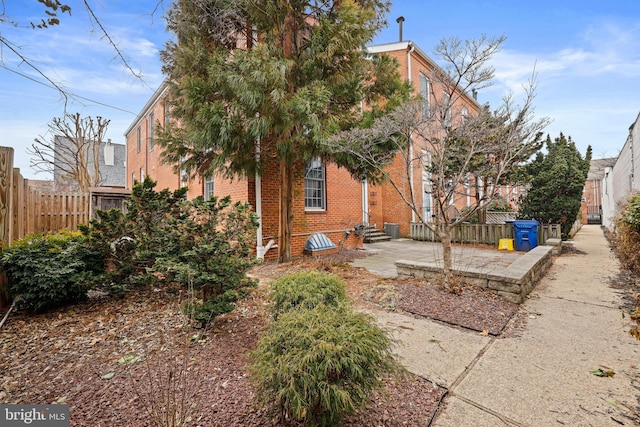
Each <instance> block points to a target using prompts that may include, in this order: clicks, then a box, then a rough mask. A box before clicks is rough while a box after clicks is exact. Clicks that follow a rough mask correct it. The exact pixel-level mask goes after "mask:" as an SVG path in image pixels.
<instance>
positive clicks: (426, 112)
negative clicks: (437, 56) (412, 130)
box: [420, 73, 431, 119]
mask: <svg viewBox="0 0 640 427" xmlns="http://www.w3.org/2000/svg"><path fill="white" fill-rule="evenodd" d="M430 86H431V82H429V78H428V77H427V76H425V75H424V74H422V73H420V96H421V97H422V118H423V119H428V118H429V116H430V115H431V99H430V96H429V92H430V89H431V87H430Z"/></svg>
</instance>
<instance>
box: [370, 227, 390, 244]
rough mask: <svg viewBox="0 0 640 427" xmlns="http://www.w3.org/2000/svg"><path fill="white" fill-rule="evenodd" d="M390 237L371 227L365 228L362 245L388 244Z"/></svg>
mask: <svg viewBox="0 0 640 427" xmlns="http://www.w3.org/2000/svg"><path fill="white" fill-rule="evenodd" d="M390 240H391V236H389V235H387V234H385V233H384V231H382V230H378V229H376V228H373V227H369V228H367V230H366V231H365V234H364V243H376V242H388V241H390Z"/></svg>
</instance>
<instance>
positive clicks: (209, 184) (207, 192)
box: [203, 175, 215, 200]
mask: <svg viewBox="0 0 640 427" xmlns="http://www.w3.org/2000/svg"><path fill="white" fill-rule="evenodd" d="M214 188H215V184H214V182H213V175H209V176H206V177H205V178H204V190H203V192H204V199H205V200H209V199H210V198H212V197H213V195H214V193H213V191H214Z"/></svg>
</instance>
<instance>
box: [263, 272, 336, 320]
mask: <svg viewBox="0 0 640 427" xmlns="http://www.w3.org/2000/svg"><path fill="white" fill-rule="evenodd" d="M271 289H272V292H271V299H272V300H273V302H274V305H273V309H272V310H273V313H274V315H275V316H276V317H277V316H278V314H280V313H284V312H287V311H289V310H291V309H294V308H298V307H302V308H307V309H312V308H314V307H316V306H317V305H320V304H323V305H327V306H336V305H338V304H339V303H340V302H342V301H344V300H345V299H346V298H347V292H346V288H345V284H344V282H343V281H342V279H340V278H339V277H338V276H335V275H332V274H325V273H321V272H319V271H302V272H298V273H294V274H289V275H287V276H282V277H280V278H278V279H276V280H274V281H273V282H271Z"/></svg>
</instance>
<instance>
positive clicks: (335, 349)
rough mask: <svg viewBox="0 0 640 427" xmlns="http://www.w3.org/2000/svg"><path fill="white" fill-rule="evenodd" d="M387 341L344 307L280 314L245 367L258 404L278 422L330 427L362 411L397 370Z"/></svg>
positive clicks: (383, 334)
mask: <svg viewBox="0 0 640 427" xmlns="http://www.w3.org/2000/svg"><path fill="white" fill-rule="evenodd" d="M391 345H392V340H391V338H390V337H389V335H388V334H387V332H386V331H385V330H383V329H381V328H380V327H379V326H377V325H376V323H375V320H374V319H373V318H372V317H371V316H369V315H367V314H364V313H358V312H355V311H354V310H353V309H352V308H351V306H350V305H349V304H348V303H346V302H345V303H341V304H338V305H337V306H335V307H326V306H324V305H318V306H317V307H315V308H313V309H305V308H299V309H296V310H291V311H289V312H284V313H281V314H280V315H279V316H278V318H277V319H276V320H274V321H272V323H271V325H270V326H269V328H268V330H267V331H266V332H265V333H264V334H263V335H262V337H261V338H260V340H259V342H258V345H257V348H256V350H255V351H253V352H252V353H251V360H252V362H251V365H250V367H249V369H250V372H251V374H252V378H253V380H254V381H255V383H256V385H257V389H258V396H259V398H260V399H261V400H262V402H264V403H267V404H270V405H271V406H272V409H274V410H279V411H280V413H281V414H282V417H283V419H289V420H294V421H296V422H302V423H303V424H305V425H311V426H315V425H320V426H332V425H338V424H339V423H340V420H341V419H342V418H343V417H344V416H346V415H349V414H353V413H354V412H355V411H356V410H357V409H358V408H362V407H364V405H365V404H366V402H367V401H368V399H369V396H370V393H371V392H372V391H373V390H374V389H377V388H380V387H381V386H382V381H381V378H382V377H383V376H385V375H389V374H392V375H399V374H401V373H402V368H401V367H400V365H399V364H398V363H397V362H396V361H395V359H394V357H393V354H392V352H391Z"/></svg>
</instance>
